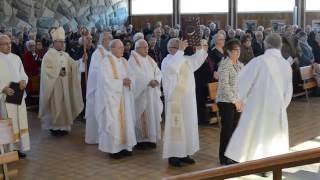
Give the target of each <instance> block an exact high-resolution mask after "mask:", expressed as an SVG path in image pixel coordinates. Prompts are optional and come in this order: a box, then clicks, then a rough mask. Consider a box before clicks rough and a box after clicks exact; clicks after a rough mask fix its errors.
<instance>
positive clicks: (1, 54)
mask: <svg viewBox="0 0 320 180" xmlns="http://www.w3.org/2000/svg"><path fill="white" fill-rule="evenodd" d="M10 54H11V53H9V54H5V53H3V52H0V56H9V55H10Z"/></svg>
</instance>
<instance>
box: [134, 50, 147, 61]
mask: <svg viewBox="0 0 320 180" xmlns="http://www.w3.org/2000/svg"><path fill="white" fill-rule="evenodd" d="M133 52H134V53H135V54H136V55H137V56H138V58H141V59H146V58H147V57H143V56H141V55H140V54H139V53H137V52H136V51H133Z"/></svg>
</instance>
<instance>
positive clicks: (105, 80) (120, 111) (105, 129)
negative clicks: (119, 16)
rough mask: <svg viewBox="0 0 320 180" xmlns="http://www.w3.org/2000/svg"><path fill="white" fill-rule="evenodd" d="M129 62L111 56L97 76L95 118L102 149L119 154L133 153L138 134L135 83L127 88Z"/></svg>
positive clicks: (101, 66) (106, 59)
mask: <svg viewBox="0 0 320 180" xmlns="http://www.w3.org/2000/svg"><path fill="white" fill-rule="evenodd" d="M127 66H128V65H127V60H125V59H124V58H117V57H115V56H113V55H111V54H109V55H107V57H106V58H104V59H103V60H102V61H101V65H100V68H99V71H98V73H97V82H98V87H97V89H96V96H97V98H96V102H95V104H96V105H97V106H95V116H96V118H97V120H98V128H99V130H98V133H99V150H101V151H103V152H108V153H118V152H120V151H121V150H125V149H126V150H128V151H132V148H133V146H134V145H136V143H137V141H136V136H135V131H134V124H135V115H134V112H135V111H134V97H133V92H132V90H133V86H134V85H133V84H131V86H130V88H129V87H125V86H124V85H123V79H125V78H130V79H132V78H131V76H130V75H129V74H128V67H127Z"/></svg>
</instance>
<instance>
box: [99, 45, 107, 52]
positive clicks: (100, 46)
mask: <svg viewBox="0 0 320 180" xmlns="http://www.w3.org/2000/svg"><path fill="white" fill-rule="evenodd" d="M98 48H102V49H103V50H105V51H106V52H108V49H106V48H105V47H103V46H102V45H98Z"/></svg>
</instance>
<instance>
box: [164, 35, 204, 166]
mask: <svg viewBox="0 0 320 180" xmlns="http://www.w3.org/2000/svg"><path fill="white" fill-rule="evenodd" d="M187 46H188V43H187V42H186V41H181V40H179V39H177V38H173V39H170V40H169V42H168V47H167V48H168V51H169V54H168V55H167V56H166V57H165V58H164V60H163V61H162V64H161V71H162V76H163V78H162V82H163V90H164V96H165V114H166V115H165V129H164V137H163V141H164V145H163V158H169V164H170V165H172V166H176V167H181V166H183V165H184V164H185V163H186V164H194V163H195V161H194V160H193V159H192V158H191V157H190V156H191V155H193V154H194V153H195V152H197V151H198V150H199V132H198V118H197V103H196V94H195V80H194V74H193V73H194V71H196V70H197V69H198V68H199V67H200V66H201V65H202V64H203V63H204V61H205V60H206V58H207V56H208V54H207V49H208V46H207V44H205V42H204V41H202V42H201V46H200V47H196V49H197V50H196V52H195V54H194V55H192V56H184V50H185V48H186V47H187Z"/></svg>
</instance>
